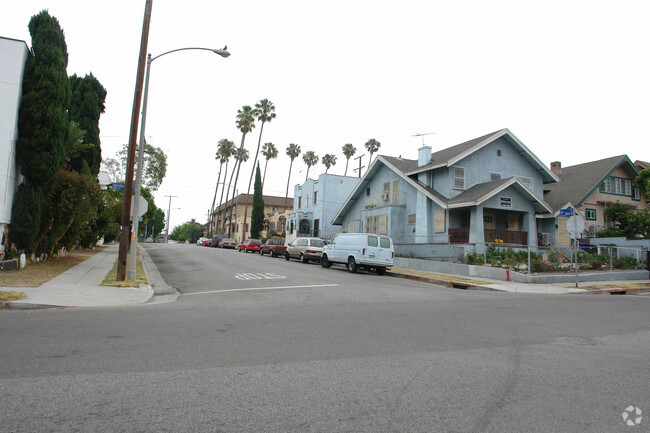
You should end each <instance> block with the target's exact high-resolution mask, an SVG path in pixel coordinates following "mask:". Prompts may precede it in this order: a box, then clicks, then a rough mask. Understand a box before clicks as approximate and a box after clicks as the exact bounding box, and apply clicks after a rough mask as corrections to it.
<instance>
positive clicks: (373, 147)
mask: <svg viewBox="0 0 650 433" xmlns="http://www.w3.org/2000/svg"><path fill="white" fill-rule="evenodd" d="M380 147H381V143H380V142H378V141H377V140H375V139H374V138H371V139H370V140H368V141H367V142H366V149H368V152H370V161H368V170H370V163H371V162H372V154H373V153H375V152H377V151H378V150H379V148H380Z"/></svg>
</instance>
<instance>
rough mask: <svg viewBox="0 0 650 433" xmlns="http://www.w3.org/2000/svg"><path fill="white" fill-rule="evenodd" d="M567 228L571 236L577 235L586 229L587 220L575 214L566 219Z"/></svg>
mask: <svg viewBox="0 0 650 433" xmlns="http://www.w3.org/2000/svg"><path fill="white" fill-rule="evenodd" d="M566 229H567V231H568V232H569V234H570V235H571V237H577V236H578V235H579V234H580V233H582V232H583V231H584V230H585V220H584V219H583V218H582V217H581V216H580V215H573V216H572V217H570V218H569V219H568V220H567V221H566Z"/></svg>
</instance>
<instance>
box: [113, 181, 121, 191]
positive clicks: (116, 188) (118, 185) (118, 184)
mask: <svg viewBox="0 0 650 433" xmlns="http://www.w3.org/2000/svg"><path fill="white" fill-rule="evenodd" d="M111 189H112V190H113V191H124V182H113V183H112V184H111Z"/></svg>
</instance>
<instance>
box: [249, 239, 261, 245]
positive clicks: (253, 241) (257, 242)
mask: <svg viewBox="0 0 650 433" xmlns="http://www.w3.org/2000/svg"><path fill="white" fill-rule="evenodd" d="M251 244H252V245H262V242H261V241H258V240H252V241H251Z"/></svg>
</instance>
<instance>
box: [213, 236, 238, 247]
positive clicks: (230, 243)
mask: <svg viewBox="0 0 650 433" xmlns="http://www.w3.org/2000/svg"><path fill="white" fill-rule="evenodd" d="M218 246H219V248H230V249H233V250H234V249H235V248H237V242H235V240H234V239H233V238H223V239H221V240H220V241H219V245H218Z"/></svg>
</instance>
